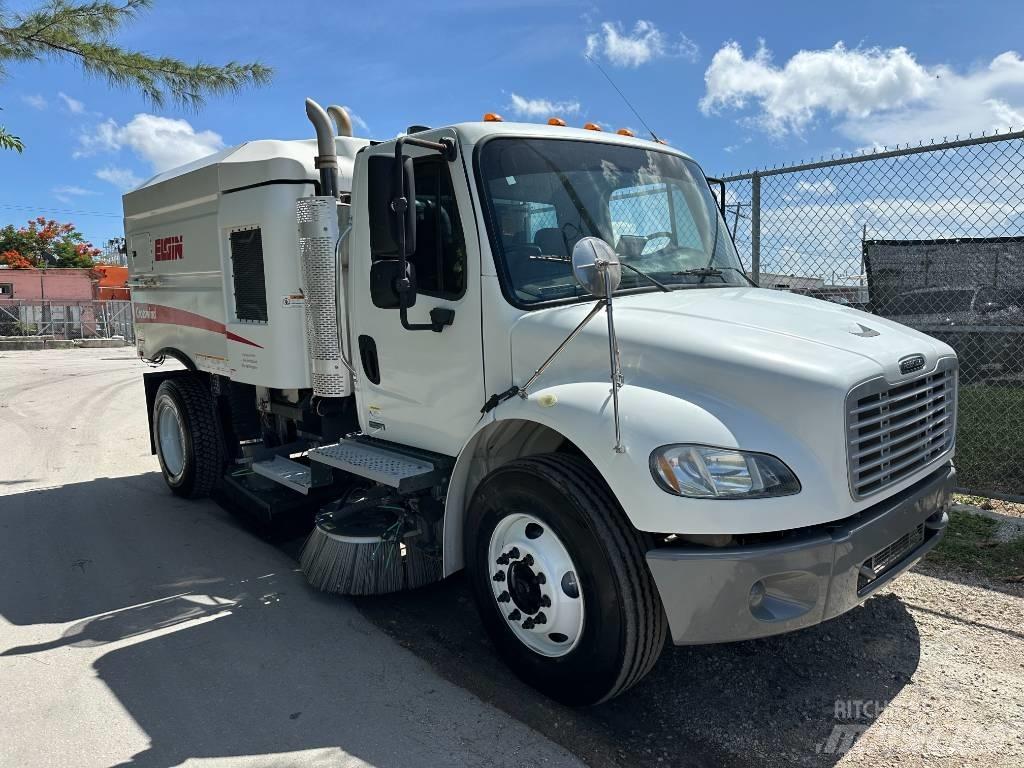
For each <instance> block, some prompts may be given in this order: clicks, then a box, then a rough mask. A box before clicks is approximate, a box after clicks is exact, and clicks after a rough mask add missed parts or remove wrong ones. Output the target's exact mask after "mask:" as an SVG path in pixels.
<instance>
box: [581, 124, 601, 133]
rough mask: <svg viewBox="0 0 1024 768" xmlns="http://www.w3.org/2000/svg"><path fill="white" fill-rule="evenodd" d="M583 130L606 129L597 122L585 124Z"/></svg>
mask: <svg viewBox="0 0 1024 768" xmlns="http://www.w3.org/2000/svg"><path fill="white" fill-rule="evenodd" d="M583 130H585V131H601V130H604V129H603V128H601V126H600V125H598V124H597V123H585V124H584V125H583Z"/></svg>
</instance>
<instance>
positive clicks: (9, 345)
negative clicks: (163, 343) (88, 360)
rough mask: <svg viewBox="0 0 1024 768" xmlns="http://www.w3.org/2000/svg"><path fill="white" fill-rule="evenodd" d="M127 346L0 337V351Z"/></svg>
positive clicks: (119, 342)
mask: <svg viewBox="0 0 1024 768" xmlns="http://www.w3.org/2000/svg"><path fill="white" fill-rule="evenodd" d="M126 346H128V342H126V341H125V340H124V339H55V338H53V337H52V336H14V337H11V336H6V337H0V351H4V350H23V351H24V350H39V349H75V348H76V347H81V348H82V349H114V348H118V349H119V348H121V347H126Z"/></svg>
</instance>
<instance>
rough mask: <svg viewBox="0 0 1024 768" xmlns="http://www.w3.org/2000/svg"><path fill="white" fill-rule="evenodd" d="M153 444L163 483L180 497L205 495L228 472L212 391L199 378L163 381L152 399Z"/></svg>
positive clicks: (184, 377)
mask: <svg viewBox="0 0 1024 768" xmlns="http://www.w3.org/2000/svg"><path fill="white" fill-rule="evenodd" d="M153 442H154V443H155V444H156V453H157V457H158V458H159V460H160V469H161V470H162V471H163V475H164V481H165V482H166V483H167V485H168V487H169V488H170V489H171V491H172V492H174V493H175V494H177V495H178V496H184V497H186V498H190V499H195V498H200V497H202V496H207V495H208V494H209V493H210V491H212V490H213V487H214V486H215V485H216V484H217V481H218V480H219V479H220V477H221V474H222V472H223V470H224V462H225V459H224V445H223V440H222V439H221V433H220V428H219V426H218V422H217V414H216V407H215V403H214V399H213V395H212V394H211V392H210V389H209V387H208V386H207V383H206V382H205V381H203V380H202V379H201V378H200V377H199V376H193V375H188V376H180V377H177V378H173V379H168V380H167V381H165V382H163V383H162V384H161V385H160V387H159V389H157V391H156V398H155V399H154V401H153Z"/></svg>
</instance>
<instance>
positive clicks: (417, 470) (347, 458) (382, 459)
mask: <svg viewBox="0 0 1024 768" xmlns="http://www.w3.org/2000/svg"><path fill="white" fill-rule="evenodd" d="M308 456H309V460H310V461H316V462H319V463H321V464H327V465H328V466H331V467H336V468H337V469H343V470H345V471H346V472H351V473H352V474H353V475H358V476H359V477H365V478H367V479H368V480H373V481H375V482H378V483H381V484H382V485H388V486H391V487H392V488H397V489H398V490H399V491H400V492H402V493H411V492H413V491H419V490H423V489H424V488H430V487H431V486H433V485H434V484H436V483H437V481H438V476H439V474H440V473H439V472H438V470H437V468H436V467H435V466H434V465H433V464H432V463H431V462H429V461H427V460H426V459H420V458H417V457H414V456H408V455H406V454H404V453H398V452H397V451H392V450H389V449H387V448H384V447H382V446H377V445H368V444H366V443H363V442H359V441H356V440H342V441H341V442H340V443H336V444H334V445H325V446H322V447H320V448H316V449H314V450H312V451H310V452H309V454H308Z"/></svg>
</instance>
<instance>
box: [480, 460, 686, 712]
mask: <svg viewBox="0 0 1024 768" xmlns="http://www.w3.org/2000/svg"><path fill="white" fill-rule="evenodd" d="M648 548H649V542H648V541H647V540H646V537H645V536H644V535H643V534H641V533H639V532H637V531H636V530H635V529H634V528H633V527H632V526H631V525H629V523H628V522H627V521H626V519H625V516H624V515H623V513H622V510H621V509H620V508H619V506H618V504H617V503H616V501H615V499H614V497H613V496H612V494H611V491H610V490H609V489H608V487H607V486H606V485H605V483H604V481H603V480H602V478H601V476H600V475H599V474H598V473H597V471H596V470H594V468H593V467H592V466H591V465H590V464H588V463H587V462H585V461H584V460H582V459H580V458H577V457H574V456H566V455H563V454H548V455H544V456H534V457H530V458H527V459H522V460H519V461H515V462H511V463H509V464H506V465H504V466H501V467H499V468H498V469H496V470H495V471H494V472H492V473H491V474H490V475H489V476H488V477H486V478H485V479H484V481H483V482H482V483H481V485H480V487H479V488H478V489H477V491H476V493H475V494H474V497H473V501H472V503H471V505H470V510H469V517H468V520H467V524H466V532H465V550H466V551H465V556H466V567H467V570H468V573H469V578H470V581H471V584H472V588H473V594H474V597H475V599H476V602H477V607H478V609H479V610H480V615H481V618H482V619H483V622H484V625H485V627H486V628H487V631H488V634H489V635H490V637H491V639H492V640H493V642H494V643H495V645H496V646H497V648H498V651H499V653H500V654H501V656H502V657H503V658H504V659H505V661H506V663H508V665H509V666H510V667H511V668H512V669H513V670H514V671H515V672H516V673H517V674H518V675H519V676H520V677H522V678H523V679H524V680H526V682H528V683H530V684H531V685H533V686H534V687H536V688H538V689H540V690H541V691H543V692H544V693H546V694H547V695H548V696H551V697H552V698H554V699H557V700H559V701H562V702H564V703H566V704H572V705H586V704H596V703H599V702H602V701H606V700H608V699H610V698H613V697H614V696H617V695H619V694H620V693H622V692H623V691H625V690H627V689H628V688H630V687H631V686H633V685H634V684H636V683H637V682H638V681H640V680H641V679H642V678H643V677H644V676H645V675H646V674H647V673H648V672H649V671H650V670H651V668H652V667H653V666H654V663H655V661H657V659H658V656H659V655H660V653H661V650H662V648H663V647H664V644H665V636H666V621H665V616H664V612H663V611H662V607H661V602H660V600H659V598H658V594H657V589H656V587H655V585H654V582H653V579H652V578H651V575H650V572H649V571H648V569H647V564H646V562H645V560H644V554H645V552H646V551H647V549H648Z"/></svg>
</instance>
